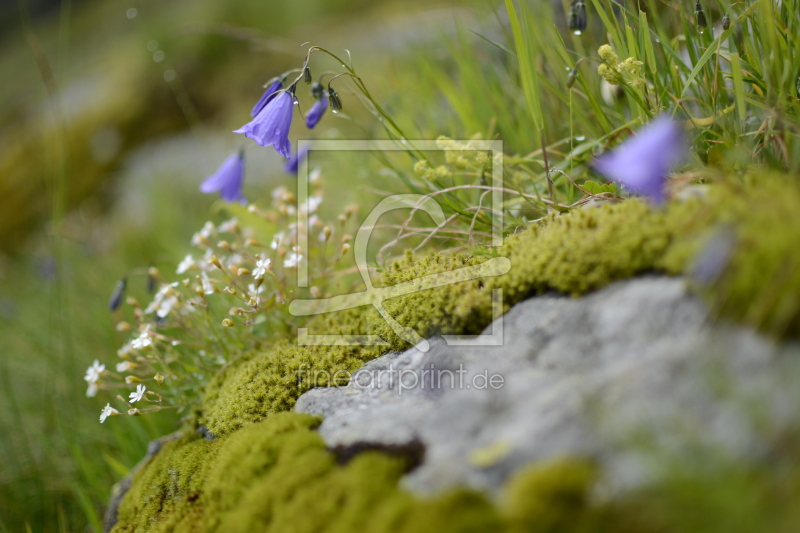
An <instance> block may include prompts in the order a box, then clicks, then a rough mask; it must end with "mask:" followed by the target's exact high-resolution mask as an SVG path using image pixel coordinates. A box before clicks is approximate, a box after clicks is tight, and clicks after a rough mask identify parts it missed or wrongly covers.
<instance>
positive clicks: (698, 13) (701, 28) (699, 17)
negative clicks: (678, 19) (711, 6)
mask: <svg viewBox="0 0 800 533" xmlns="http://www.w3.org/2000/svg"><path fill="white" fill-rule="evenodd" d="M694 19H695V22H696V23H697V31H698V33H703V32H705V31H706V28H708V21H706V14H705V12H704V11H703V6H701V5H700V2H697V4H696V5H695V6H694Z"/></svg>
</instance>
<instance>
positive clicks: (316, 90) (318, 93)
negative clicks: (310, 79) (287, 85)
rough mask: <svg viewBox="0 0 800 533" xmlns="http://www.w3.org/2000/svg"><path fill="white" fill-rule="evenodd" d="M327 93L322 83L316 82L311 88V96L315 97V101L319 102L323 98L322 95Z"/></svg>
mask: <svg viewBox="0 0 800 533" xmlns="http://www.w3.org/2000/svg"><path fill="white" fill-rule="evenodd" d="M324 93H325V87H323V86H322V84H321V83H319V82H318V81H315V82H314V84H313V85H312V86H311V96H313V97H314V99H315V100H319V99H320V98H322V95H323V94H324Z"/></svg>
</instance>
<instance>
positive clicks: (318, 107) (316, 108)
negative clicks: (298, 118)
mask: <svg viewBox="0 0 800 533" xmlns="http://www.w3.org/2000/svg"><path fill="white" fill-rule="evenodd" d="M326 109H328V94H327V93H322V97H321V98H320V99H319V100H317V101H316V102H314V105H313V106H311V109H310V110H309V112H308V115H306V126H307V127H308V129H310V130H311V129H314V126H316V125H317V123H318V122H319V121H320V119H321V118H322V115H324V114H325V110H326Z"/></svg>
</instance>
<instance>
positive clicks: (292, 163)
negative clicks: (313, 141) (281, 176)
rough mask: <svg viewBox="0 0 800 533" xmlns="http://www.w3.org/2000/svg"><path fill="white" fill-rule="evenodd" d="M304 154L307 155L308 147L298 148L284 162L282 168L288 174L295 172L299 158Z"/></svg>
mask: <svg viewBox="0 0 800 533" xmlns="http://www.w3.org/2000/svg"><path fill="white" fill-rule="evenodd" d="M306 155H308V148H303V149H302V150H298V151H297V152H295V154H294V155H293V156H292V158H291V159H289V161H287V162H286V166H284V167H283V169H284V170H285V171H286V172H288V173H289V174H297V168H298V167H299V165H300V160H301V159H304V158H305V157H306Z"/></svg>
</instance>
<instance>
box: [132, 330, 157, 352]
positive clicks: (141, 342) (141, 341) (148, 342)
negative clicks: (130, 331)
mask: <svg viewBox="0 0 800 533" xmlns="http://www.w3.org/2000/svg"><path fill="white" fill-rule="evenodd" d="M152 345H153V339H151V338H150V324H148V325H147V326H145V328H144V330H142V332H141V333H139V336H138V337H136V338H135V339H133V340H132V341H131V348H133V349H135V350H142V349H144V348H147V347H148V346H152Z"/></svg>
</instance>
